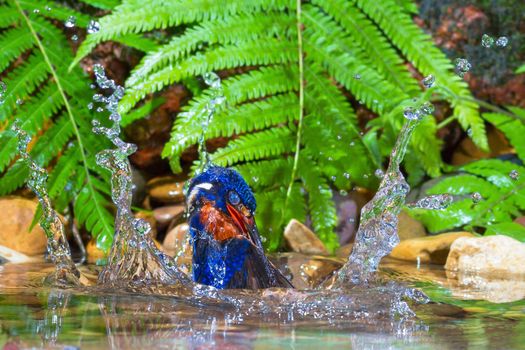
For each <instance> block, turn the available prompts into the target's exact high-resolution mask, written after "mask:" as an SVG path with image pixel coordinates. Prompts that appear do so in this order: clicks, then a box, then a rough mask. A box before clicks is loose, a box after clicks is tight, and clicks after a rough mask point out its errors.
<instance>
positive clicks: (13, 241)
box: [0, 197, 47, 256]
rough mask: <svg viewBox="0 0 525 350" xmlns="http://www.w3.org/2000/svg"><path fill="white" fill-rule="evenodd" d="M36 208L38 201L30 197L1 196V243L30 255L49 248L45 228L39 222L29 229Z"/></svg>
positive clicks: (41, 252)
mask: <svg viewBox="0 0 525 350" xmlns="http://www.w3.org/2000/svg"><path fill="white" fill-rule="evenodd" d="M36 209H37V203H36V202H34V201H31V200H29V199H25V198H18V197H4V198H0V213H2V220H1V222H2V229H1V230H0V245H3V246H4V247H7V248H10V249H13V250H16V251H17V252H20V253H23V254H26V255H30V256H31V255H38V254H43V253H44V252H45V251H46V248H47V237H46V235H45V233H44V230H42V228H41V227H40V226H39V225H38V224H37V225H35V226H34V227H33V229H32V230H31V231H29V227H30V226H31V222H32V221H33V217H34V215H35V212H36Z"/></svg>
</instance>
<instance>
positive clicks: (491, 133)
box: [452, 128, 512, 165]
mask: <svg viewBox="0 0 525 350" xmlns="http://www.w3.org/2000/svg"><path fill="white" fill-rule="evenodd" d="M487 138H488V143H489V149H490V153H487V152H483V151H481V150H480V149H479V148H477V147H476V145H474V142H473V141H472V140H471V139H470V138H468V137H466V138H464V139H463V140H462V141H461V143H460V144H459V146H458V148H457V149H456V150H455V151H454V153H453V154H452V165H463V164H466V163H469V162H472V161H475V160H478V159H483V158H489V157H497V156H499V155H502V154H507V153H512V147H511V146H510V145H509V142H508V141H507V139H506V138H505V135H503V133H501V132H500V131H498V130H497V129H495V128H489V129H488V131H487Z"/></svg>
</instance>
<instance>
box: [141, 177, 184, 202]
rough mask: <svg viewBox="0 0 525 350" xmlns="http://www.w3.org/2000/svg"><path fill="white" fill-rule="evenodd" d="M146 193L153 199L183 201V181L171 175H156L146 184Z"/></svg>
mask: <svg viewBox="0 0 525 350" xmlns="http://www.w3.org/2000/svg"><path fill="white" fill-rule="evenodd" d="M147 187H148V193H149V195H150V196H151V198H152V199H153V200H155V201H158V202H162V203H181V202H183V201H184V181H183V180H182V179H180V178H176V177H173V176H164V177H157V178H154V179H152V180H150V181H149V182H148V184H147Z"/></svg>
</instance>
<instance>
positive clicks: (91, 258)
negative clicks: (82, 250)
mask: <svg viewBox="0 0 525 350" xmlns="http://www.w3.org/2000/svg"><path fill="white" fill-rule="evenodd" d="M86 252H87V261H88V263H90V264H96V263H97V262H99V261H101V260H104V259H106V253H104V251H103V250H102V249H100V248H99V247H97V242H96V240H94V239H91V240H90V241H89V242H88V244H87V246H86Z"/></svg>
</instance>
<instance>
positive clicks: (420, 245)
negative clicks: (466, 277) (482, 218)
mask: <svg viewBox="0 0 525 350" xmlns="http://www.w3.org/2000/svg"><path fill="white" fill-rule="evenodd" d="M460 237H474V235H473V234H472V233H470V232H449V233H442V234H440V235H436V236H427V237H418V238H410V239H406V240H404V241H401V242H400V243H399V244H398V245H397V246H396V247H395V248H394V249H393V250H392V252H391V253H390V257H392V258H395V259H400V260H408V261H418V258H419V262H421V263H428V264H440V265H443V264H445V262H446V261H447V256H448V252H449V250H450V246H451V245H452V243H453V242H454V241H455V240H456V239H458V238H460Z"/></svg>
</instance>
